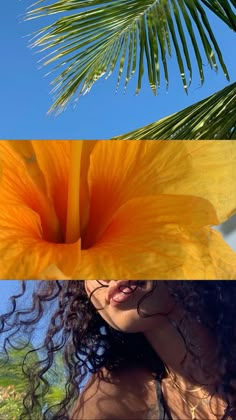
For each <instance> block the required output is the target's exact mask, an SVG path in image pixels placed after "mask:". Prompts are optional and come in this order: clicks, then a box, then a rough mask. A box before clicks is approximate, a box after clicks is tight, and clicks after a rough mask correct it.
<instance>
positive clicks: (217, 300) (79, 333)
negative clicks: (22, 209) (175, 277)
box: [0, 280, 236, 420]
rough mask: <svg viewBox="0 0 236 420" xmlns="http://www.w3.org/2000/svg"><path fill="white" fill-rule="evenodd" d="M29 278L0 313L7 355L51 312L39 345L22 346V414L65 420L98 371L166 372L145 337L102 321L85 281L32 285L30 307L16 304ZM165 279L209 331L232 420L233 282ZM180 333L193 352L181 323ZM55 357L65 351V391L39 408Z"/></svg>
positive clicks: (235, 410)
mask: <svg viewBox="0 0 236 420" xmlns="http://www.w3.org/2000/svg"><path fill="white" fill-rule="evenodd" d="M27 283H28V282H25V281H22V282H21V292H20V293H19V294H18V295H17V296H13V297H12V298H11V302H12V308H11V310H10V311H9V312H8V313H6V314H4V315H1V317H0V333H3V335H4V340H3V348H4V350H5V353H6V354H7V353H8V350H9V348H11V347H14V346H16V344H14V343H16V342H17V338H19V336H21V337H23V336H24V337H25V336H27V338H28V341H30V340H31V336H32V333H33V331H34V330H35V329H36V327H37V325H38V324H39V322H40V321H41V320H42V319H43V318H45V317H48V327H47V331H46V332H45V336H44V338H43V340H42V345H41V346H40V347H38V348H35V349H32V350H30V351H27V352H26V355H25V358H24V360H23V364H22V369H23V372H24V375H25V376H26V378H27V379H28V389H27V392H26V395H25V397H24V400H23V405H24V412H23V413H22V414H21V417H20V418H21V419H35V418H38V417H36V414H37V413H39V412H40V413H41V416H40V418H43V419H45V420H48V419H57V420H66V419H68V418H69V416H68V412H69V410H70V409H71V407H72V406H73V404H74V401H75V399H76V398H77V397H78V395H79V393H80V390H81V388H82V387H83V385H84V383H85V381H86V378H88V374H91V373H99V372H100V371H101V369H102V368H105V369H107V370H109V371H115V370H118V369H121V368H125V367H126V366H132V365H133V366H142V367H145V368H148V369H149V371H150V372H152V374H153V376H154V377H155V378H156V379H158V380H161V379H162V378H163V377H164V376H165V374H166V369H165V366H164V363H163V362H162V360H161V359H160V358H159V357H158V355H157V354H156V352H155V351H154V350H153V349H152V347H151V346H150V344H149V343H148V341H147V340H146V338H145V337H144V335H143V334H141V333H132V334H130V333H124V332H121V331H117V330H115V329H113V328H112V327H110V326H109V325H108V324H107V323H106V322H105V321H104V320H103V318H102V317H101V316H100V314H99V311H97V310H96V309H95V308H94V306H93V305H92V303H91V301H90V298H89V297H88V296H87V293H86V292H85V288H84V281H81V280H77V281H76V280H74V281H37V282H34V283H35V284H36V287H35V290H34V292H33V293H32V302H31V306H29V307H28V308H24V309H21V305H20V304H19V302H20V301H21V299H22V297H24V296H25V294H26V289H27ZM155 283H157V282H155ZM165 283H166V285H167V287H168V289H169V292H170V294H171V295H172V296H173V297H174V299H175V301H176V303H179V304H181V306H182V307H183V308H184V311H185V314H186V317H188V316H189V317H193V318H195V319H196V320H197V321H198V322H199V323H200V324H202V325H203V326H205V327H207V328H208V329H209V330H211V332H212V334H213V335H214V337H215V339H216V344H217V350H218V360H219V371H220V376H221V384H220V388H219V389H218V390H217V392H219V393H220V394H221V395H223V396H224V399H225V401H226V402H227V409H226V412H225V415H224V417H223V419H229V418H233V419H234V418H236V417H235V416H236V392H235V390H236V357H235V355H236V306H235V302H236V282H234V281H204V282H201V281H165ZM100 287H101V286H100ZM167 316H168V315H167ZM179 332H180V334H182V336H183V338H184V339H185V343H186V349H187V350H189V351H190V349H189V348H188V343H187V340H186V337H184V333H183V331H181V326H180V327H179ZM14 348H15V347H14ZM137 349H138V351H137ZM34 352H37V354H39V355H40V358H39V359H38V360H37V361H36V362H35V363H34V366H33V368H32V363H30V362H29V359H30V355H31V354H32V353H34ZM58 354H62V355H63V361H64V366H65V371H66V372H67V382H66V388H65V395H64V398H63V400H62V401H61V402H60V403H59V404H57V405H54V406H50V407H46V408H45V407H42V397H43V396H45V395H47V393H48V392H49V390H50V384H49V382H48V380H47V373H48V372H50V370H51V369H52V368H53V363H54V361H55V358H56V356H57V355H58ZM37 415H38V414H37ZM223 419H222V420H223Z"/></svg>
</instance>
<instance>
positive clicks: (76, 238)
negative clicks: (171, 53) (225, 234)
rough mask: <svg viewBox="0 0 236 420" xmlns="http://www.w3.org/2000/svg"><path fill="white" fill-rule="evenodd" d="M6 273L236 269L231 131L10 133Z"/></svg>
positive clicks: (206, 273)
mask: <svg viewBox="0 0 236 420" xmlns="http://www.w3.org/2000/svg"><path fill="white" fill-rule="evenodd" d="M0 170H1V178H0V278H1V279H52V280H55V279H115V280H117V279H133V280H138V279H155V280H158V279H162V280H163V279H164V280H172V279H236V253H235V252H234V251H233V250H232V249H231V248H230V247H229V246H228V245H227V244H226V243H225V241H224V240H223V238H222V236H221V234H220V233H218V232H216V231H215V230H214V229H213V228H212V227H213V226H215V225H217V224H220V223H222V222H224V221H225V220H227V219H228V218H229V217H230V216H231V215H233V214H234V213H235V212H236V181H235V179H236V142H234V141H231V140H226V141H222V140H220V141H216V140H212V141H209V140H206V141H205V140H198V141H188V140H184V141H176V140H171V141H165V140H164V141H162V140H158V141H156V140H140V141H132V140H125V141H122V140H118V141H117V140H99V141H87V140H86V141H85V140H84V141H82V140H78V141H69V140H68V141H66V140H46V141H41V140H32V141H29V140H28V141H24V140H18V141H15V140H9V141H7V140H2V141H0Z"/></svg>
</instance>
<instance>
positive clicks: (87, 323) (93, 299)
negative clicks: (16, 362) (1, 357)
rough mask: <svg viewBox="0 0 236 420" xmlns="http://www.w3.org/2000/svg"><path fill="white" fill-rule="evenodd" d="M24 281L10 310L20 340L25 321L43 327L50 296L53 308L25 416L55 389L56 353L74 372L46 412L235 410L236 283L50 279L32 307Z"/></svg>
mask: <svg viewBox="0 0 236 420" xmlns="http://www.w3.org/2000/svg"><path fill="white" fill-rule="evenodd" d="M25 288H26V284H25V283H24V282H23V285H22V293H21V294H20V295H19V296H17V297H14V298H13V308H12V311H11V312H9V313H8V314H6V315H4V316H2V324H1V325H2V328H1V331H2V332H3V331H4V330H5V331H6V330H8V331H9V328H10V331H11V332H10V335H11V343H13V341H12V340H13V337H14V336H15V337H17V335H18V334H19V328H20V329H22V331H24V332H25V330H26V329H27V330H28V332H29V333H30V332H31V331H32V330H33V329H35V326H36V325H37V323H38V322H39V320H40V319H41V318H42V317H43V316H44V314H45V310H46V307H47V306H48V304H49V305H50V308H51V312H50V322H49V328H48V331H47V334H46V337H45V339H44V343H43V350H44V357H42V360H41V363H40V364H36V365H35V368H34V369H28V370H27V369H26V367H27V357H26V360H25V362H24V371H25V372H26V374H27V375H28V377H29V379H30V380H29V389H28V393H27V395H26V397H25V399H24V406H25V412H24V413H23V414H22V418H24V419H25V418H27V419H28V418H34V417H33V416H34V412H36V410H37V409H38V406H39V405H40V399H41V398H42V395H44V394H46V393H47V392H48V384H47V381H46V379H45V373H46V372H47V371H48V370H50V367H51V366H52V364H53V359H54V358H55V354H56V353H57V352H59V353H61V352H63V354H64V361H65V366H66V367H67V370H68V372H69V376H68V380H67V388H66V396H65V399H64V400H63V401H62V402H61V404H60V406H58V405H57V406H55V407H46V409H45V407H44V408H43V410H44V415H43V418H44V419H49V418H50V419H52V418H55V419H70V420H72V419H73V420H77V419H78V420H88V419H91V420H92V419H99V420H101V419H104V420H110V419H127V420H128V419H140V420H141V419H158V420H159V419H160V420H162V419H173V420H177V419H178V420H191V419H197V420H206V419H208V420H215V419H224V420H226V419H227V420H229V419H233V420H234V419H235V418H236V361H235V360H236V358H235V354H236V352H235V350H236V345H235V342H236V341H235V338H236V316H235V315H236V310H235V299H236V283H235V282H232V281H204V282H199V281H151V280H150V281H141V280H140V281H112V280H111V281H102V280H97V281H95V280H88V281H68V282H56V281H55V282H46V281H44V282H41V283H38V282H37V283H36V290H35V292H34V294H33V304H32V306H31V308H29V310H28V311H24V312H23V311H20V310H19V306H18V305H17V302H18V300H20V297H22V296H24V294H25ZM53 302H55V303H56V305H57V306H56V307H55V305H53ZM24 318H25V319H24ZM8 334H9V333H8ZM45 351H46V357H45ZM88 373H90V375H89V378H88ZM79 389H80V392H79V391H78V390H79ZM39 390H40V393H39Z"/></svg>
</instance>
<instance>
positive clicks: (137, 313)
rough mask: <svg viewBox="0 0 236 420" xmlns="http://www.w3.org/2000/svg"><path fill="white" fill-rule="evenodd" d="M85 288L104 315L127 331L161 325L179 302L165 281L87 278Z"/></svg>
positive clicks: (143, 330) (95, 305)
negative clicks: (175, 301) (170, 292)
mask: <svg viewBox="0 0 236 420" xmlns="http://www.w3.org/2000/svg"><path fill="white" fill-rule="evenodd" d="M85 290H86V292H87V294H88V296H89V298H90V300H91V302H92V304H93V305H94V307H95V308H96V309H97V311H98V312H99V314H100V315H101V316H102V318H103V319H104V320H105V321H106V322H107V323H108V324H109V325H110V326H111V327H113V328H115V329H116V330H121V331H123V332H131V333H134V332H143V333H145V332H148V331H150V330H152V329H153V328H156V327H157V325H158V326H159V327H161V325H162V324H163V323H165V322H166V314H168V313H170V312H171V310H172V309H173V307H174V306H175V303H174V301H173V298H172V297H171V296H170V294H169V292H168V289H167V286H166V284H165V282H163V281H155V280H148V281H142V280H139V281H136V282H134V281H121V280H85Z"/></svg>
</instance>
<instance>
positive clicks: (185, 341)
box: [145, 305, 219, 388]
mask: <svg viewBox="0 0 236 420" xmlns="http://www.w3.org/2000/svg"><path fill="white" fill-rule="evenodd" d="M145 336H146V338H147V340H148V341H149V343H150V345H151V346H152V347H153V349H154V350H155V351H156V353H157V354H158V355H159V357H160V358H161V359H162V361H163V362H164V364H165V365H166V367H167V371H169V373H170V375H173V376H175V378H176V380H177V381H178V380H179V381H181V382H185V383H186V387H187V388H188V387H189V386H191V385H194V384H195V385H199V384H200V385H206V387H207V388H208V387H210V388H211V387H212V385H216V383H217V382H218V380H219V378H217V371H218V369H217V355H216V345H215V342H214V337H212V335H211V333H210V331H208V330H207V329H206V328H204V327H203V326H202V325H200V324H199V323H198V322H197V321H195V320H194V319H190V317H188V316H187V315H186V314H184V311H183V310H182V309H181V308H180V307H178V306H177V305H176V306H175V307H174V309H173V311H172V312H171V314H169V315H168V316H162V320H161V322H160V323H158V328H156V329H155V330H153V329H152V330H150V331H147V332H145Z"/></svg>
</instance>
